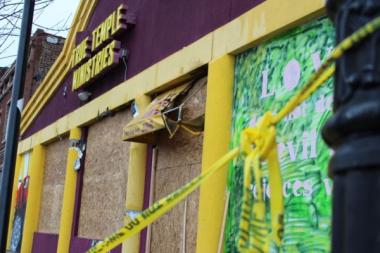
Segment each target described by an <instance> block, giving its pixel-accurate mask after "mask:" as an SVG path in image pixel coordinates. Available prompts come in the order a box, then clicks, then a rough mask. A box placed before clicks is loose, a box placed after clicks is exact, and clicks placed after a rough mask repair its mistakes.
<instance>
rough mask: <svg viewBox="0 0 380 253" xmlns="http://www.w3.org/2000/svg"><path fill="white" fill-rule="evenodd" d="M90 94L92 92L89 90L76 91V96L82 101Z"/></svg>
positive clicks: (85, 100) (86, 99)
mask: <svg viewBox="0 0 380 253" xmlns="http://www.w3.org/2000/svg"><path fill="white" fill-rule="evenodd" d="M91 95H92V93H91V92H89V91H81V92H79V93H78V98H79V100H80V101H82V102H87V101H88V99H89V98H90V96H91Z"/></svg>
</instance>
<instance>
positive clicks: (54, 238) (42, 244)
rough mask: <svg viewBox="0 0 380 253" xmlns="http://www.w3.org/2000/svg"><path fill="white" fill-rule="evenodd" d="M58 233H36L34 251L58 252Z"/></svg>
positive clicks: (40, 252) (35, 252) (38, 252)
mask: <svg viewBox="0 0 380 253" xmlns="http://www.w3.org/2000/svg"><path fill="white" fill-rule="evenodd" d="M57 246H58V235H52V234H44V233H34V236H33V247H32V253H42V252H43V253H56V252H57Z"/></svg>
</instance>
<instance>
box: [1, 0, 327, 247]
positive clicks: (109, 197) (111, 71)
mask: <svg viewBox="0 0 380 253" xmlns="http://www.w3.org/2000/svg"><path fill="white" fill-rule="evenodd" d="M206 2H207V3H206ZM206 2H204V1H198V0H196V1H185V0H183V1H171V2H167V3H166V2H165V3H163V2H162V1H121V0H113V1H109V0H98V1H95V0H92V1H86V0H82V1H81V3H80V5H79V7H78V11H77V14H76V17H75V19H74V23H73V26H72V30H71V31H70V35H69V37H68V38H67V41H66V44H65V47H64V49H63V53H62V54H61V55H60V57H59V58H58V60H57V62H56V64H55V65H54V66H53V68H52V69H51V70H50V72H49V74H48V75H47V77H46V78H45V79H44V81H43V84H42V85H41V86H40V87H39V88H38V90H37V92H36V93H35V95H34V96H33V97H32V98H31V100H30V103H29V104H28V105H27V106H26V108H25V109H24V111H23V117H22V123H21V132H22V140H21V141H20V144H19V149H18V154H19V156H18V163H17V166H16V167H17V168H16V175H17V178H15V182H18V180H19V176H18V175H22V177H23V178H27V180H28V185H27V187H26V186H25V187H24V188H26V189H27V196H26V197H24V198H23V201H24V202H25V203H24V202H23V205H25V207H23V210H24V211H23V212H20V211H18V209H20V208H19V205H17V208H13V209H12V214H11V217H10V219H11V224H10V228H9V231H10V232H11V233H9V234H10V236H9V240H8V241H9V248H11V246H12V243H11V242H13V241H15V242H16V241H17V240H16V239H17V238H15V236H17V235H19V237H20V236H21V237H22V239H21V246H20V249H21V251H20V249H17V248H12V249H13V250H17V251H20V252H33V253H34V252H62V253H64V252H85V251H86V250H87V249H89V248H90V247H91V246H93V245H95V244H96V243H97V242H98V241H99V240H102V239H104V238H105V237H106V236H108V235H110V234H111V233H113V232H114V231H116V230H117V229H118V228H119V227H121V226H123V225H125V224H126V222H128V221H130V220H131V218H133V217H134V216H135V215H136V214H138V213H139V212H140V211H141V210H143V209H144V208H147V207H148V206H150V205H151V204H152V203H153V202H155V201H156V200H158V199H160V198H162V197H164V196H166V195H168V194H169V193H171V192H173V191H175V190H176V189H178V188H179V187H181V186H183V185H184V184H185V183H186V182H189V181H190V180H191V179H192V178H194V177H196V176H197V175H199V174H200V173H201V172H202V171H204V170H205V169H207V168H208V167H209V166H210V165H211V164H212V163H213V162H215V161H216V160H217V159H218V158H220V157H221V156H222V155H224V154H225V153H226V152H227V151H228V150H229V149H230V148H231V147H236V146H237V145H239V140H240V138H239V136H240V131H241V130H242V129H243V128H244V127H246V126H248V125H254V124H255V123H256V122H257V120H258V119H259V118H260V117H261V116H262V115H263V113H264V112H265V111H267V110H274V111H277V110H279V108H281V106H283V105H284V103H285V102H286V101H287V100H288V99H289V98H290V97H291V96H292V95H293V94H294V92H295V90H296V89H297V87H300V86H301V85H302V83H304V81H305V80H307V78H308V77H309V76H310V74H311V73H313V72H314V71H315V69H317V68H318V67H319V66H320V63H321V61H323V59H325V58H326V55H327V54H328V52H329V51H330V50H331V48H332V47H333V39H334V38H333V30H332V27H331V24H330V23H329V21H328V20H327V19H326V18H324V9H323V5H324V1H302V0H292V1H281V0H266V1H264V0H262V1H261V0H256V1H243V0H239V1H236V0H233V1H231V0H218V1H216V0H215V1H214V0H213V1H206ZM331 91H332V87H331V81H330V82H329V84H328V85H327V86H325V87H324V88H323V89H322V90H320V92H319V93H317V94H315V95H314V96H313V97H312V98H310V99H309V100H308V101H307V102H305V103H304V104H303V105H301V106H300V107H299V108H297V110H295V111H294V112H293V113H292V114H291V115H290V116H289V117H288V118H287V119H286V120H285V121H284V122H283V123H281V124H280V126H279V128H280V129H281V130H279V137H278V140H277V142H278V143H279V154H280V158H281V168H282V176H283V181H284V185H283V186H284V187H283V194H284V199H285V217H284V218H285V219H284V220H285V231H284V242H283V251H284V252H311V251H310V249H313V250H316V251H317V250H318V252H329V244H330V241H329V235H330V233H331V226H330V218H331V211H330V204H331V203H330V201H331V199H330V198H331V181H329V179H328V178H327V172H326V166H327V160H328V157H329V151H328V149H327V148H326V147H325V146H324V145H323V143H322V140H321V137H320V136H319V135H318V132H319V130H320V128H321V126H322V125H323V122H324V121H325V120H326V119H327V117H328V116H329V113H330V107H331ZM26 161H27V162H26ZM241 166H242V159H241V158H239V159H236V160H235V161H234V162H233V163H231V165H230V168H229V171H228V168H225V169H224V170H223V171H220V172H218V173H217V174H215V175H213V177H212V178H211V179H210V180H208V181H207V182H206V183H204V184H203V185H202V186H201V188H200V190H198V191H196V192H194V193H193V194H191V195H190V196H189V197H187V198H186V199H185V200H184V201H182V202H181V203H180V204H179V205H177V206H176V207H175V208H174V209H173V210H172V211H170V212H169V213H168V214H167V215H164V216H163V217H162V218H161V219H159V220H157V221H156V222H155V223H153V224H152V225H151V226H149V227H148V228H147V229H146V230H144V231H142V232H141V233H140V234H139V235H138V236H135V237H132V238H130V239H128V240H127V241H126V242H124V243H123V244H122V245H120V246H119V247H118V248H116V249H114V250H113V251H112V252H152V253H155V252H157V253H158V252H165V253H167V252H168V253H171V252H173V253H174V252H200V253H204V252H223V250H224V252H237V249H236V241H237V236H238V235H237V230H238V223H239V213H240V205H241V201H240V200H241V188H242V185H241V184H242V181H241V179H242V174H241ZM20 184H22V182H21V183H19V184H15V187H14V193H16V192H19V190H17V189H18V188H20ZM263 184H264V185H263V188H264V189H265V191H264V192H265V196H264V198H266V199H267V200H268V199H270V189H269V188H268V187H267V182H266V181H265V180H264V182H263ZM17 186H19V187H18V188H17ZM255 194H256V193H255V185H254V183H252V196H253V197H252V198H254V197H255ZM18 195H20V194H18ZM14 196H16V195H15V194H14ZM19 202H20V200H19V198H17V199H16V197H14V199H13V207H15V206H16V203H19ZM19 213H21V214H22V215H19ZM18 216H20V217H21V218H20V219H21V220H23V222H21V223H22V225H21V224H20V226H19V227H18V229H19V231H20V232H19V233H17V234H16V233H14V231H15V227H16V226H15V224H16V220H17V219H16V218H17V217H18ZM20 219H18V221H19V222H20V221H21V220H20ZM21 231H22V233H21ZM311 239H312V240H311ZM19 241H20V240H19ZM12 247H13V246H12ZM273 250H275V249H273Z"/></svg>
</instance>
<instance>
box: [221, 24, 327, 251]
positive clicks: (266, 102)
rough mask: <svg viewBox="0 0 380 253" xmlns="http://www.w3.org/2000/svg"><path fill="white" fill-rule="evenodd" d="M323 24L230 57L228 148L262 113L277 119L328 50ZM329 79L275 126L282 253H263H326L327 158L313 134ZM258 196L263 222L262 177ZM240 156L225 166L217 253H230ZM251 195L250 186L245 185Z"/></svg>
mask: <svg viewBox="0 0 380 253" xmlns="http://www.w3.org/2000/svg"><path fill="white" fill-rule="evenodd" d="M333 36H334V30H333V27H332V25H331V23H330V22H329V21H328V20H327V19H320V20H316V21H313V22H312V23H309V24H307V25H304V26H302V27H299V28H296V29H294V30H292V31H289V32H288V33H286V34H285V35H282V36H280V37H278V38H275V39H272V40H270V41H268V42H266V43H264V44H262V45H260V46H258V47H256V48H253V49H251V50H249V51H247V52H245V53H243V54H241V55H239V56H238V57H237V60H236V68H235V88H234V105H233V108H234V109H233V123H232V136H233V138H232V143H231V145H232V146H233V147H236V146H238V145H239V142H240V133H241V131H242V130H243V129H244V128H246V127H248V126H254V125H255V124H256V122H257V121H258V120H259V119H260V117H261V116H262V115H263V114H264V113H265V112H266V111H272V112H274V113H276V112H278V111H279V110H280V108H282V107H283V106H284V105H285V103H286V102H287V101H289V99H290V98H291V97H292V96H293V95H294V94H295V92H296V91H297V90H298V89H299V88H300V87H301V85H302V84H304V83H305V82H306V81H307V79H308V78H309V77H310V76H311V74H312V73H313V72H315V70H316V69H317V68H318V67H319V66H320V64H321V61H323V59H325V58H326V57H327V56H328V54H329V52H330V51H331V50H332V48H333V45H334V37H333ZM332 85H333V84H332V80H329V81H328V83H326V84H325V85H324V86H323V87H322V88H320V89H319V90H318V91H317V92H316V93H315V94H314V95H313V96H312V97H311V98H309V99H308V100H307V101H305V102H304V103H303V104H301V105H300V106H299V107H298V108H296V109H295V110H294V111H293V112H292V113H291V115H289V116H288V117H287V118H286V119H285V120H283V121H282V122H281V123H280V124H279V125H278V127H277V143H278V150H279V157H280V164H281V173H282V179H283V195H284V203H285V217H284V222H285V231H284V239H283V243H282V249H276V248H275V246H274V244H273V245H272V246H271V252H289V253H290V252H291V253H295V252H304V253H310V252H330V235H331V225H330V219H331V194H332V192H331V191H332V181H331V180H330V179H329V178H328V175H327V174H328V172H327V166H328V161H329V158H330V151H329V149H328V148H327V146H326V145H325V144H324V142H323V140H322V138H321V136H320V131H321V128H322V126H323V125H324V123H325V122H326V120H327V119H328V118H329V116H330V115H331V106H332ZM263 166H264V176H265V179H264V180H263V182H262V184H263V189H264V199H265V200H266V203H267V219H268V221H267V222H268V224H269V223H270V214H269V198H270V189H269V188H268V177H267V171H266V167H265V166H266V165H265V164H264V165H263ZM242 182H243V157H239V158H238V159H236V160H235V161H234V162H233V163H232V164H231V165H230V174H229V182H228V184H229V190H230V193H231V195H230V203H229V211H228V218H227V227H226V236H225V238H226V239H225V252H227V253H233V252H238V250H237V246H236V242H237V239H238V238H237V237H238V229H239V218H240V207H241V200H242ZM251 188H252V194H253V195H254V196H255V194H257V193H256V186H255V184H254V182H252V185H251Z"/></svg>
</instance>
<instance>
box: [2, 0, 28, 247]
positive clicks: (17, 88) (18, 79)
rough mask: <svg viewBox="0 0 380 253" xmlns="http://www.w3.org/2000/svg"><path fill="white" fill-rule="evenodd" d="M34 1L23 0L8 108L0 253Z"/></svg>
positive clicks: (5, 238)
mask: <svg viewBox="0 0 380 253" xmlns="http://www.w3.org/2000/svg"><path fill="white" fill-rule="evenodd" d="M34 3H35V0H24V10H23V18H22V24H21V34H20V40H19V46H18V53H17V61H16V70H15V76H14V81H13V88H12V100H11V105H10V109H9V115H8V123H7V130H6V146H5V158H4V166H3V175H2V178H1V188H0V252H1V253H3V252H5V251H6V246H7V245H6V244H7V236H8V224H9V213H10V209H11V199H12V188H13V177H14V168H15V163H16V155H17V145H18V136H19V127H20V116H21V112H20V110H19V109H18V108H17V102H18V101H19V100H20V99H22V98H23V90H24V82H25V72H26V67H27V62H28V51H29V41H30V33H31V28H32V21H33V12H34Z"/></svg>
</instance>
